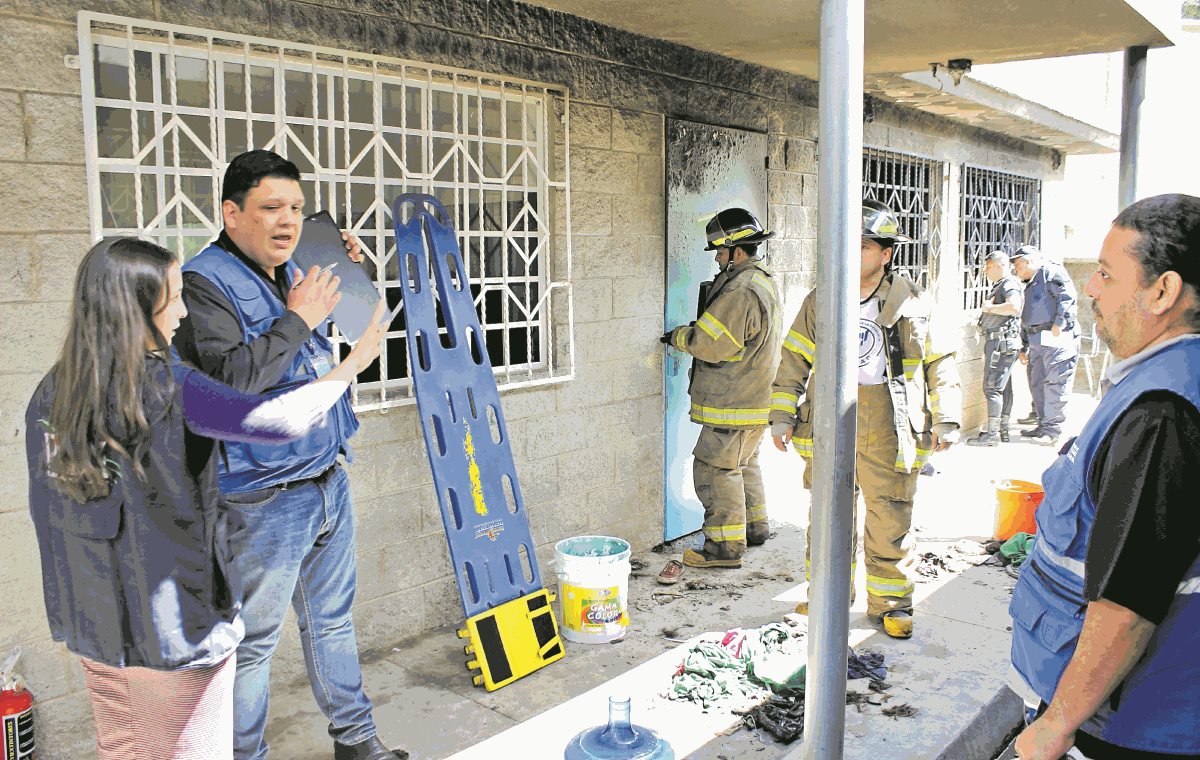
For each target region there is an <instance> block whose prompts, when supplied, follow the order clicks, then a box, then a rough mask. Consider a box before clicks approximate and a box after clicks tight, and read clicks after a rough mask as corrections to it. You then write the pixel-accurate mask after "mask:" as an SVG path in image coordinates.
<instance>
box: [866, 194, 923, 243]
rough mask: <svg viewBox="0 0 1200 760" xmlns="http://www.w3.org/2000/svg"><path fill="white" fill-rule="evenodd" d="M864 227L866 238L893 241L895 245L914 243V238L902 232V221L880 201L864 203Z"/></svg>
mask: <svg viewBox="0 0 1200 760" xmlns="http://www.w3.org/2000/svg"><path fill="white" fill-rule="evenodd" d="M862 226H863V230H862V234H863V237H865V238H872V239H874V240H891V241H892V242H893V243H911V242H912V238H910V237H908V236H907V235H905V234H904V233H902V232H900V221H899V220H898V219H896V215H895V214H894V213H892V210H891V209H890V208H888V207H887V206H885V205H884V204H882V203H880V202H879V201H872V200H865V201H863V204H862Z"/></svg>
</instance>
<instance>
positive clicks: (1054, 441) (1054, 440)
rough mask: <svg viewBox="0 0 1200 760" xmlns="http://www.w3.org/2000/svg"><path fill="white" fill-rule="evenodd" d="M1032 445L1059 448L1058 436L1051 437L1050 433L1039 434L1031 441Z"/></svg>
mask: <svg viewBox="0 0 1200 760" xmlns="http://www.w3.org/2000/svg"><path fill="white" fill-rule="evenodd" d="M1029 442H1030V443H1036V444H1038V445H1039V446H1057V445H1058V436H1056V435H1050V434H1049V433H1038V434H1037V435H1035V436H1034V437H1032V438H1030V439H1029Z"/></svg>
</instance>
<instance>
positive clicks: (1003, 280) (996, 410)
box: [967, 251, 1024, 446]
mask: <svg viewBox="0 0 1200 760" xmlns="http://www.w3.org/2000/svg"><path fill="white" fill-rule="evenodd" d="M984 275H985V276H986V277H987V279H988V282H990V283H992V293H991V297H990V299H989V300H988V302H987V303H985V304H984V305H983V313H982V314H980V315H979V329H980V330H981V331H982V332H983V341H984V342H983V397H984V398H985V399H987V416H988V418H987V427H986V428H984V429H983V430H982V431H980V433H979V435H977V436H975V437H974V438H971V439H970V440H968V441H967V444H968V445H970V446H996V445H999V443H1000V442H1001V441H1004V442H1006V443H1007V442H1008V418H1009V416H1010V415H1011V414H1012V405H1013V391H1012V367H1013V364H1014V363H1015V362H1016V361H1017V354H1018V353H1019V352H1020V350H1021V306H1022V304H1023V303H1024V297H1023V295H1022V293H1021V283H1020V281H1019V280H1018V279H1017V278H1016V277H1014V276H1013V274H1012V270H1011V269H1010V267H1009V262H1008V254H1006V253H1005V252H1004V251H992V252H991V253H989V254H988V255H987V258H986V259H985V260H984Z"/></svg>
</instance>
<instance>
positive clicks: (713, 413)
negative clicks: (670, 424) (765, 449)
mask: <svg viewBox="0 0 1200 760" xmlns="http://www.w3.org/2000/svg"><path fill="white" fill-rule="evenodd" d="M770 411H771V410H770V409H766V408H763V409H717V408H714V407H710V406H700V405H699V404H695V403H693V404H692V420H693V421H694V422H698V423H700V424H701V425H712V426H713V427H763V426H765V425H766V424H767V415H768V414H769V413H770Z"/></svg>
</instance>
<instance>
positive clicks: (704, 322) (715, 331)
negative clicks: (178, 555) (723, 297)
mask: <svg viewBox="0 0 1200 760" xmlns="http://www.w3.org/2000/svg"><path fill="white" fill-rule="evenodd" d="M696 327H699V328H700V329H701V330H703V331H704V332H705V333H707V334H708V337H710V338H712V339H713V340H720V339H721V336H722V335H724V336H726V337H727V338H729V340H730V341H732V343H733V345H735V346H737V347H738V348H739V349H744V348H745V346H744V345H743V344H742V342H741V341H740V340H738V339H737V338H735V337H733V333H731V332H729V328H728V327H726V326H725V325H723V324H721V320H719V319H717V318H716V317H714V316H713V315H712V314H711V313H709V312H707V311H706V312H704V313H703V314H701V315H700V319H698V320H696Z"/></svg>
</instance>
